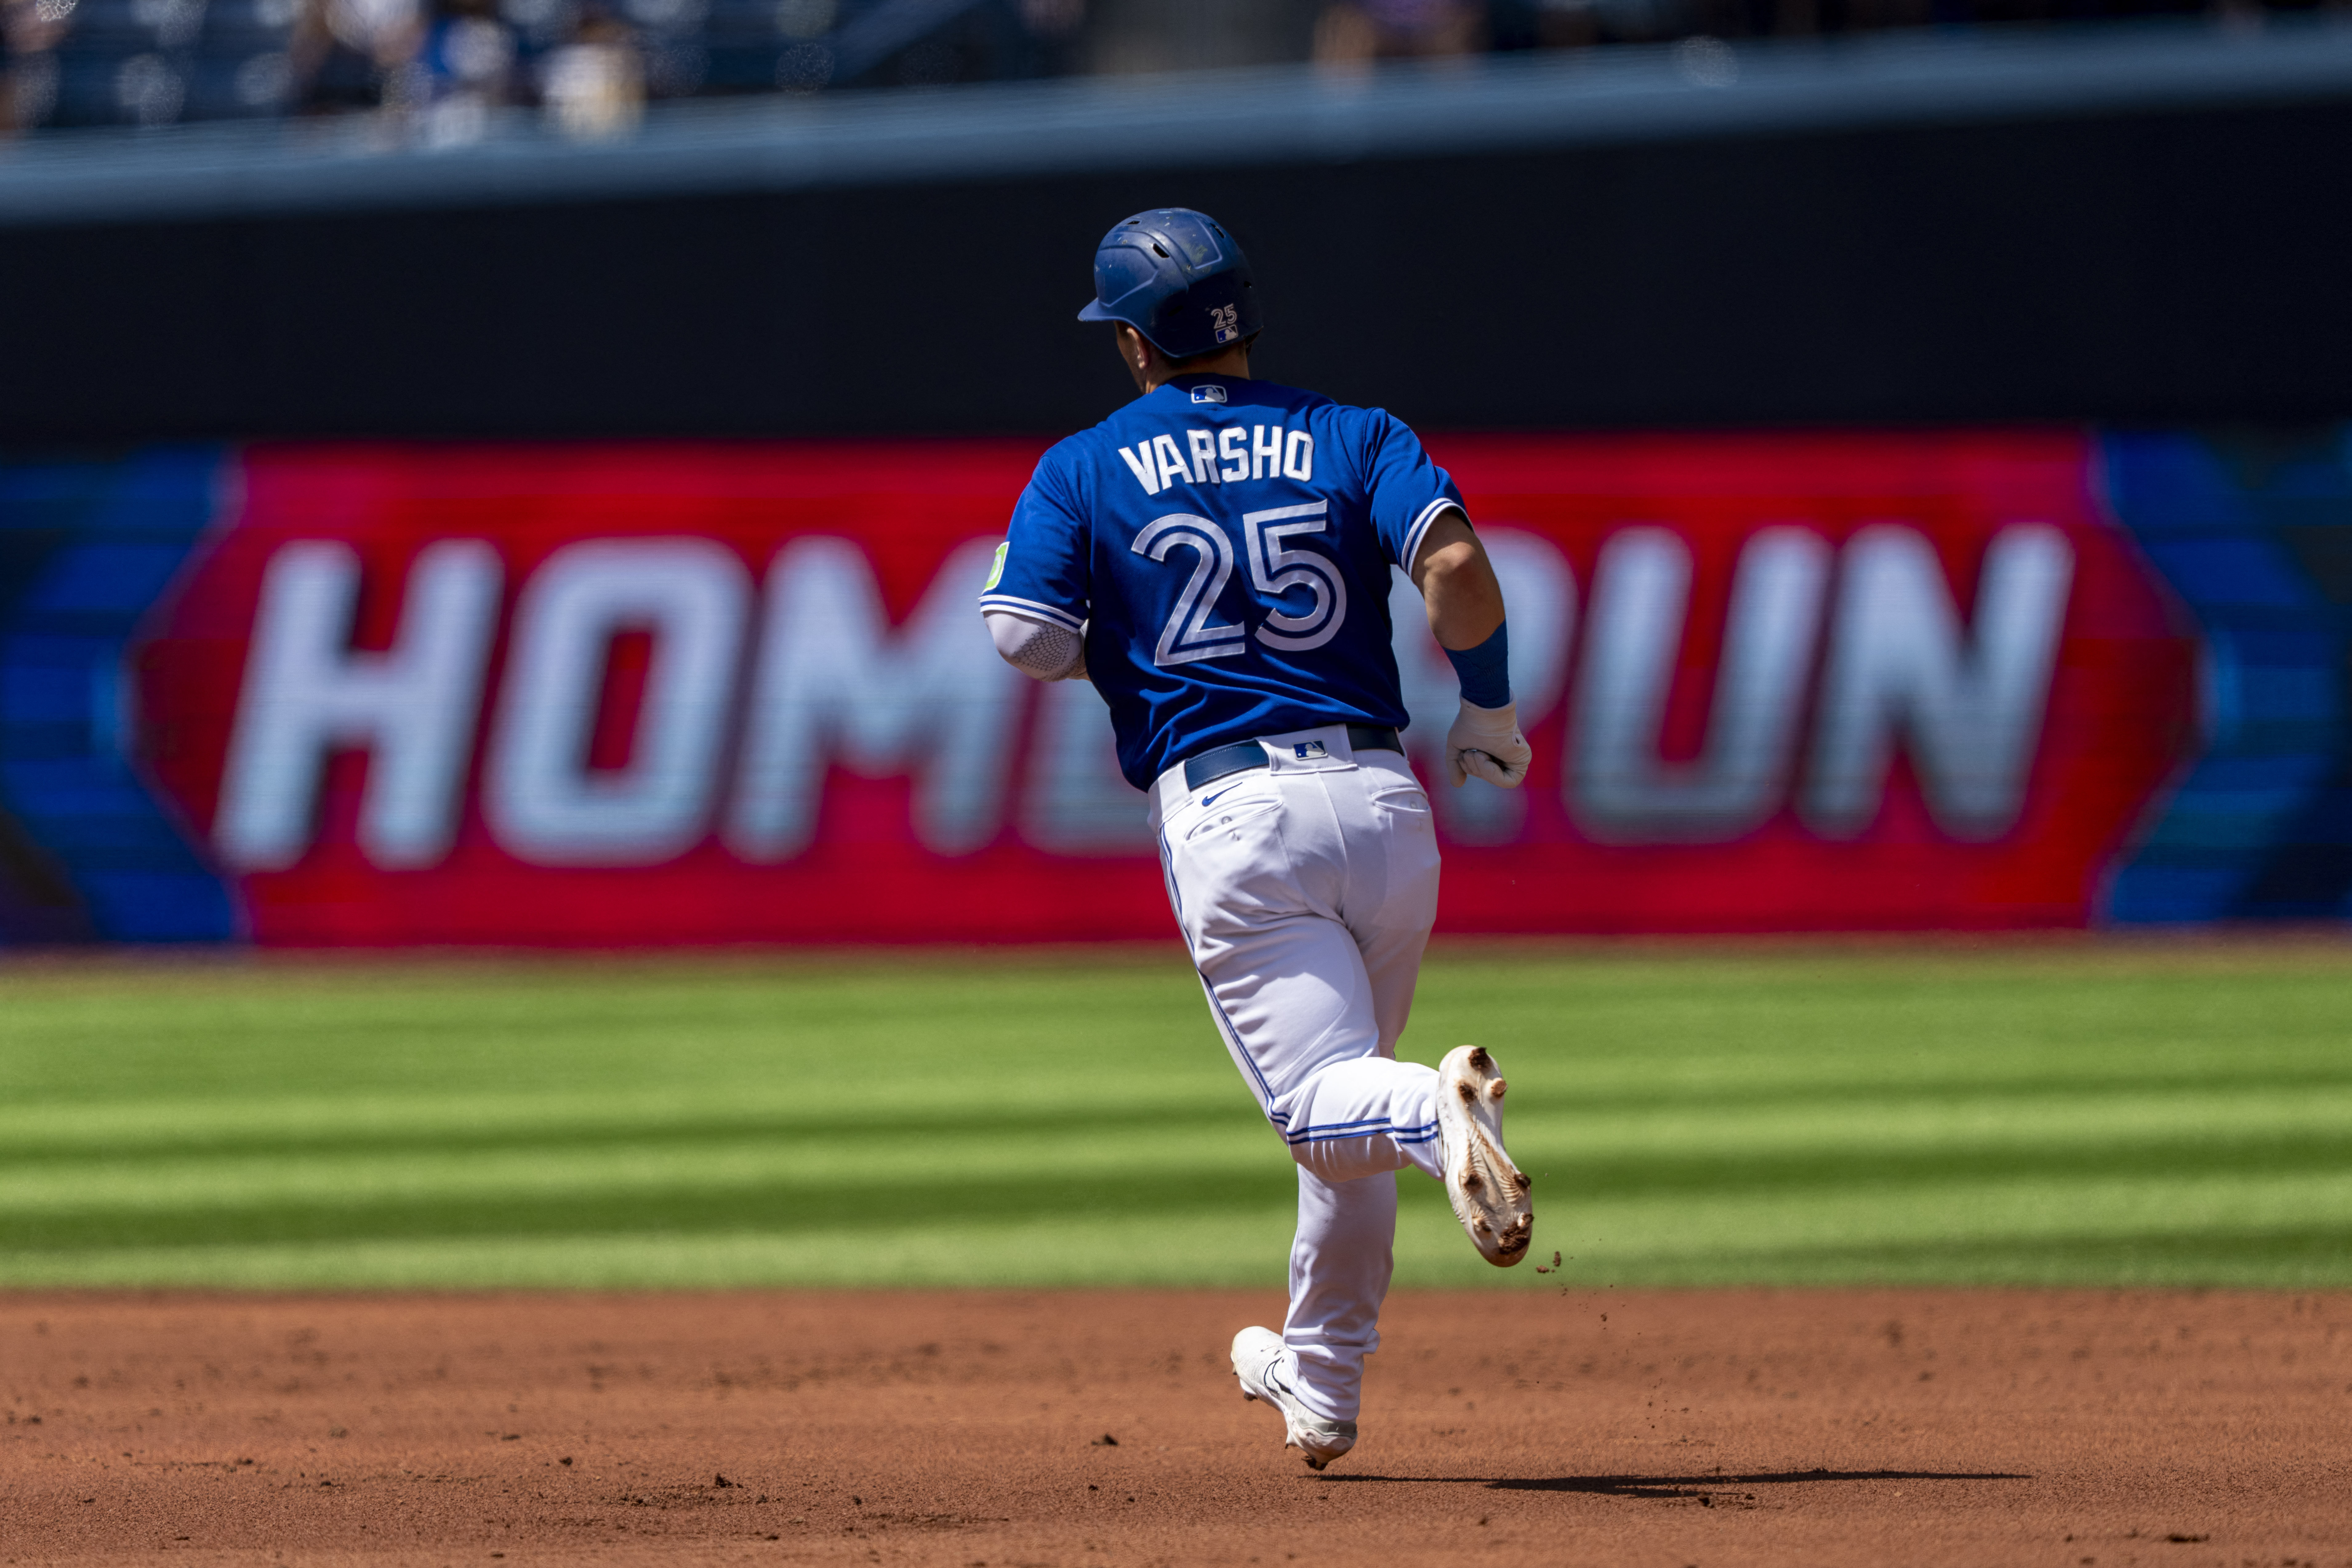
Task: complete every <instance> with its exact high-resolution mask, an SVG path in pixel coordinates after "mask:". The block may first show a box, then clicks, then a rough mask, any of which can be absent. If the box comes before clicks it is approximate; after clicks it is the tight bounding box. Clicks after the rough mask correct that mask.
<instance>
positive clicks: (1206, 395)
mask: <svg viewBox="0 0 2352 1568" xmlns="http://www.w3.org/2000/svg"><path fill="white" fill-rule="evenodd" d="M1224 400H1225V389H1224V388H1223V387H1222V386H1196V387H1194V388H1193V389H1192V401H1193V402H1195V403H1223V401H1224Z"/></svg>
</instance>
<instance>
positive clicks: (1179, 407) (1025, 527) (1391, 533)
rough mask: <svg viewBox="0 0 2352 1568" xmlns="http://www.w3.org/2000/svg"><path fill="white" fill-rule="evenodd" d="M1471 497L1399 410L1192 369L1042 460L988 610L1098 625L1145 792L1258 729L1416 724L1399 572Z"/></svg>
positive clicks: (1107, 694)
mask: <svg viewBox="0 0 2352 1568" xmlns="http://www.w3.org/2000/svg"><path fill="white" fill-rule="evenodd" d="M1461 504H1462V497H1461V493H1460V492H1459V491H1457V490H1456V489H1454V480H1453V479H1452V478H1451V477H1449V476H1448V475H1447V474H1446V472H1445V470H1444V469H1443V468H1439V467H1437V466H1436V465H1435V464H1434V463H1432V462H1431V461H1430V460H1429V456H1428V454H1427V453H1426V452H1424V451H1423V450H1422V446H1421V441H1420V439H1419V438H1418V437H1415V436H1414V435H1413V433H1412V431H1411V430H1410V429H1408V428H1407V427H1406V426H1405V425H1404V424H1403V423H1402V421H1401V420H1398V419H1395V418H1393V417H1391V416H1390V415H1389V414H1388V413H1387V412H1386V411H1385V410H1382V409H1378V408H1350V407H1347V406H1345V405H1340V404H1337V403H1334V402H1332V401H1331V400H1330V399H1329V398H1328V397H1323V396H1321V395H1318V394H1315V393H1311V392H1302V391H1299V390H1298V389H1297V388H1296V387H1288V386H1279V385H1276V384H1274V383H1272V382H1265V381H1246V380H1243V379H1240V378H1238V377H1232V376H1201V375H1187V376H1179V377H1177V378H1176V379H1175V380H1174V381H1171V382H1170V383H1168V384H1165V385H1163V386H1160V387H1159V388H1158V389H1156V390H1155V391H1153V392H1151V393H1150V394H1149V395H1145V396H1142V397H1139V398H1137V399H1136V400H1135V401H1134V402H1132V403H1130V404H1129V405H1127V406H1126V407H1124V408H1122V409H1120V410H1119V411H1118V413H1116V414H1114V415H1112V416H1110V417H1109V418H1108V419H1106V420H1104V421H1103V422H1102V423H1101V424H1100V425H1097V426H1095V427H1094V428H1093V429H1091V430H1087V431H1083V432H1081V433H1079V434H1078V435H1076V436H1073V437H1070V438H1069V439H1067V440H1066V441H1063V442H1061V443H1059V444H1058V445H1056V446H1055V447H1054V448H1053V449H1052V450H1051V451H1049V452H1047V453H1046V454H1045V457H1044V458H1041V459H1040V460H1039V462H1038V464H1037V471H1036V473H1035V474H1034V476H1033V477H1032V478H1031V479H1030V481H1029V487H1028V489H1025V490H1024V491H1023V492H1022V494H1021V500H1020V501H1019V503H1018V504H1017V505H1016V506H1015V507H1014V508H1013V523H1012V528H1011V531H1010V533H1009V536H1008V538H1007V539H1006V541H1005V548H1004V549H1003V551H1002V552H1000V553H999V557H998V565H997V570H996V572H995V573H994V574H992V576H991V578H990V579H989V582H988V584H987V587H986V590H985V591H984V592H983V593H982V595H981V605H982V608H984V609H1000V610H1010V611H1013V612H1015V613H1016V614H1021V615H1026V616H1034V617H1036V618H1039V619H1042V620H1048V621H1053V622H1056V623H1058V624H1060V625H1063V626H1068V627H1069V628H1071V629H1072V630H1073V631H1076V630H1078V629H1080V628H1081V627H1083V628H1084V629H1085V631H1086V635H1087V673H1088V674H1089V675H1091V676H1092V677H1093V679H1094V683H1095V686H1096V688H1097V689H1098V690H1099V691H1101V693H1102V694H1103V697H1104V698H1105V700H1108V702H1109V704H1110V712H1111V724H1112V728H1113V729H1114V730H1115V731H1117V733H1118V760H1119V768H1120V771H1121V772H1123V773H1125V774H1126V775H1127V778H1128V782H1129V783H1130V784H1134V785H1136V786H1137V787H1138V788H1144V787H1147V786H1149V785H1150V783H1151V781H1152V779H1154V778H1155V777H1157V776H1158V775H1159V774H1160V773H1161V772H1163V771H1164V770H1166V769H1167V768H1168V767H1170V766H1171V765H1172V764H1173V763H1179V762H1181V761H1182V760H1183V759H1185V758H1186V757H1190V756H1193V755H1196V754H1198V753H1199V752H1204V751H1207V750H1209V749H1211V748H1212V747H1215V746H1222V745H1226V744H1229V743H1231V742H1235V741H1244V740H1248V739H1250V738H1251V737H1253V736H1257V735H1272V734H1280V733H1282V732H1283V731H1288V730H1304V729H1309V728H1312V727H1314V726H1316V725H1320V724H1334V723H1363V724H1381V725H1393V726H1397V727H1400V728H1401V727H1402V726H1403V724H1404V723H1405V721H1406V715H1405V710H1404V703H1403V700H1402V696H1401V695H1400V692H1399V689H1398V683H1397V668H1396V656H1395V654H1394V652H1393V651H1392V648H1391V640H1390V639H1391V626H1390V624H1389V612H1388V588H1389V581H1390V578H1389V574H1390V571H1391V568H1392V567H1396V566H1403V565H1405V564H1407V563H1410V562H1411V561H1412V556H1413V552H1414V551H1415V550H1417V549H1418V548H1419V547H1420V544H1421V540H1422V535H1423V533H1425V532H1426V531H1428V528H1429V525H1430V523H1431V522H1432V521H1434V520H1435V519H1436V517H1437V515H1438V514H1439V513H1440V512H1442V511H1443V510H1445V509H1446V508H1447V507H1449V506H1456V507H1458V506H1460V505H1461Z"/></svg>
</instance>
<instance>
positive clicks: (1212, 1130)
mask: <svg viewBox="0 0 2352 1568" xmlns="http://www.w3.org/2000/svg"><path fill="white" fill-rule="evenodd" d="M1464 1040H1476V1041H1479V1042H1482V1043H1484V1044H1486V1045H1488V1046H1490V1047H1493V1048H1494V1049H1495V1050H1496V1054H1497V1055H1498V1056H1500V1057H1501V1058H1502V1060H1503V1063H1504V1066H1505V1068H1506V1070H1507V1072H1508V1074H1509V1076H1510V1078H1511V1081H1512V1094H1511V1100H1510V1119H1509V1131H1510V1134H1511V1139H1510V1141H1511V1146H1512V1149H1513V1151H1514V1152H1515V1153H1516V1154H1517V1156H1518V1158H1519V1159H1520V1160H1521V1162H1522V1163H1524V1164H1526V1166H1527V1167H1528V1169H1529V1170H1531V1171H1532V1172H1534V1173H1536V1175H1537V1178H1538V1185H1537V1187H1536V1198H1537V1200H1538V1207H1537V1215H1538V1220H1537V1232H1536V1236H1537V1242H1538V1253H1539V1254H1540V1255H1541V1256H1542V1257H1543V1258H1546V1259H1548V1258H1549V1254H1550V1253H1551V1252H1552V1251H1553V1250H1554V1249H1555V1248H1556V1249H1558V1250H1559V1252H1561V1253H1562V1254H1563V1255H1565V1257H1566V1258H1567V1259H1568V1264H1567V1268H1566V1278H1567V1279H1569V1280H1570V1281H1571V1282H1591V1283H1595V1284H1603V1283H1606V1284H1637V1283H1649V1284H1663V1283H1673V1284H1682V1283H1692V1284H1696V1283H1702V1282H1704V1283H1722V1282H1738V1281H1760V1282H1787V1283H1828V1282H1856V1281H1874V1280H1883V1281H1905V1282H1930V1281H1933V1282H1948V1283H1990V1282H2048V1283H2069V1284H2106V1283H2134V1284H2139V1283H2159V1282H2160V1283H2173V1284H2240V1285H2275V1286H2302V1285H2322V1284H2326V1285H2343V1284H2346V1283H2347V1282H2352V946H2344V945H2337V944H2332V943H2323V942H2315V941H2310V940H2303V941H2298V942H2291V943H2281V944H2270V945H2256V944H2253V943H2251V942H2232V943H2224V944H2206V945H2197V944H2189V943H2178V944H2175V943H2148V944H2131V945H2113V944H2097V943H2091V942H2080V943H2074V942H2058V943H2047V944H2022V945H1998V944H1997V945H1992V946H1987V947H1974V948H1962V947H1956V946H1941V947H1939V946H1932V945H1929V946H1909V945H1906V946H1876V947H1872V946H1838V945H1834V944H1828V945H1822V944H1813V945H1787V946H1766V945H1749V946H1739V945H1716V946H1703V947H1681V948H1675V947H1624V948H1591V949H1584V950H1580V951H1572V952H1561V951H1557V950H1542V949H1502V948H1492V947H1485V948H1476V947H1457V948H1449V949H1443V950H1441V951H1439V952H1436V953H1435V954H1433V958H1432V960H1431V963H1430V964H1429V967H1428V969H1427V971H1426V973H1425V976H1424V981H1423V990H1422V997H1421V1003H1420V1006H1419V1008H1418V1010H1417V1011H1416V1013H1415V1015H1414V1022H1413V1027H1412V1031H1411V1033H1410V1034H1409V1035H1408V1037H1407V1039H1406V1042H1405V1047H1404V1050H1403V1052H1402V1054H1403V1055H1405V1056H1407V1057H1410V1058H1414V1059H1417V1060H1422V1061H1430V1062H1433V1061H1435V1060H1436V1058H1438V1057H1439V1056H1440V1055H1441V1054H1442V1053H1443V1051H1444V1049H1445V1048H1446V1047H1450V1046H1453V1045H1454V1044H1457V1043H1459V1042H1461V1041H1464ZM1404 1181H1405V1185H1404V1193H1405V1214H1404V1217H1403V1221H1402V1226H1401V1234H1400V1236H1399V1238H1398V1273H1399V1277H1400V1279H1402V1280H1403V1281H1406V1282H1411V1283H1415V1284H1448V1285H1458V1284H1482V1283H1491V1284H1496V1285H1501V1286H1506V1287H1514V1288H1522V1289H1527V1288H1548V1287H1549V1286H1551V1285H1552V1284H1554V1283H1555V1282H1556V1281H1555V1280H1553V1279H1545V1278H1543V1277H1540V1276H1538V1275H1536V1274H1535V1273H1534V1271H1533V1270H1532V1269H1531V1268H1524V1267H1523V1268H1518V1269H1516V1270H1513V1271H1511V1272H1510V1273H1507V1274H1506V1273H1500V1272H1497V1271H1496V1270H1494V1269H1491V1268H1487V1267H1486V1266H1485V1265H1484V1264H1482V1263H1480V1262H1478V1261H1477V1259H1476V1258H1475V1256H1474V1255H1473V1254H1472V1252H1471V1251H1470V1248H1469V1247H1468V1245H1467V1244H1466V1243H1465V1241H1464V1240H1463V1239H1462V1237H1461V1236H1460V1234H1459V1232H1458V1231H1457V1230H1456V1229H1455V1227H1454V1224H1453V1221H1452V1218H1451V1216H1450V1215H1448V1214H1447V1213H1446V1211H1445V1206H1444V1198H1443V1195H1442V1194H1440V1193H1439V1192H1438V1190H1437V1189H1436V1187H1435V1185H1434V1184H1432V1183H1430V1182H1428V1181H1426V1180H1425V1179H1423V1178H1419V1177H1416V1176H1412V1175H1410V1174H1409V1175H1408V1176H1407V1177H1405V1178H1404ZM1292 1194H1293V1186H1292V1178H1291V1168H1290V1165H1289V1163H1288V1161H1287V1160H1286V1157H1285V1155H1284V1153H1283V1151H1282V1147H1281V1145H1280V1143H1279V1142H1277V1141H1276V1139H1275V1137H1274V1136H1273V1135H1272V1133H1271V1132H1270V1131H1268V1130H1267V1129H1266V1127H1265V1124H1264V1123H1263V1121H1260V1120H1259V1119H1258V1118H1257V1116H1256V1114H1255V1109H1254V1107H1253V1106H1252V1104H1251V1102H1250V1100H1249V1097H1248V1095H1247V1094H1246V1093H1245V1092H1244V1089H1243V1088H1242V1084H1241V1081H1240V1079H1239V1077H1238V1076H1237V1075H1236V1074H1235V1072H1234V1068H1233V1067H1232V1066H1231V1064H1230V1063H1229V1062H1228V1060H1227V1059H1226V1057H1225V1054H1224V1052H1223V1048H1222V1047H1220V1046H1219V1044H1218V1042H1217V1039H1216V1037H1215V1036H1214V1035H1213V1033H1212V1031H1211V1028H1210V1026H1209V1023H1208V1018H1207V1014H1206V1009H1205V1008H1204V1007H1203V1005H1202V1000H1201V996H1200V993H1199V990H1198V988H1197V986H1196V985H1195V984H1194V983H1193V981H1192V977H1191V974H1190V972H1189V971H1188V970H1187V969H1186V968H1185V967H1184V964H1183V962H1182V959H1181V954H1180V953H1179V952H1177V951H1176V950H1175V949H1174V948H1173V946H1172V944H1171V947H1170V948H1169V949H1168V950H1167V951H1159V950H1153V951H1150V952H1118V953H1112V954H1108V955H1079V956H1076V957H1072V956H1069V955H1066V954H1064V955H1042V956H1041V955H1036V954H1030V953H1023V952H1006V953H1003V954H983V955H968V954H967V955H961V956H956V957H950V958H940V957H933V956H924V955H906V956H890V955H884V956H828V957H807V956H793V957H784V958H770V959H759V958H728V959H690V960H667V961H656V960H642V959H611V958H600V959H581V960H566V961H549V962H544V963H537V962H533V963H488V962H432V961H420V962H393V961H383V962H374V963H262V962H242V963H218V964H158V965H148V966H139V965H132V964H129V963H115V962H105V963H89V964H79V963H75V964H53V965H36V966H30V967H25V966H19V967H16V968H0V1286H60V1285H75V1286H82V1285H107V1286H126V1285H142V1286H144V1285H208V1286H249V1287H302V1288H315V1287H334V1288H343V1287H353V1288H356V1287H378V1286H486V1285H530V1286H583V1285H611V1286H622V1285H627V1286H643V1285H655V1286H660V1285H677V1286H713V1285H743V1284H772V1283H788V1284H813V1285H814V1284H823V1285H868V1284H908V1285H915V1284H921V1285H1032V1284H1079V1283H1086V1284H1101V1283H1136V1284H1220V1285H1226V1284H1258V1285H1266V1286H1278V1285H1279V1282H1280V1280H1281V1279H1282V1277H1283V1268H1284V1257H1285V1252H1286V1245H1287V1240H1288V1235H1289V1226H1290V1210H1291V1205H1292Z"/></svg>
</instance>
